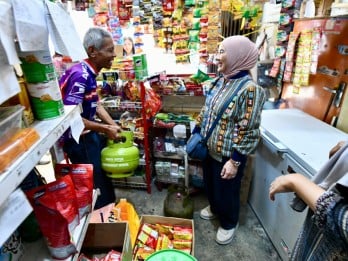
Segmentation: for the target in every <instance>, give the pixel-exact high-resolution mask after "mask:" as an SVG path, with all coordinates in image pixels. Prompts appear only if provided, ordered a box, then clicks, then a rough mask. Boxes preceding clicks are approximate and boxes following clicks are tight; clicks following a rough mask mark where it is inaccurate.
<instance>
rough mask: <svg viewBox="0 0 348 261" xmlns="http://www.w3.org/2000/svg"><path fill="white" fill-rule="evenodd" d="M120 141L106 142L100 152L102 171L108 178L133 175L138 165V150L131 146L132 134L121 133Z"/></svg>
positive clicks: (127, 132)
mask: <svg viewBox="0 0 348 261" xmlns="http://www.w3.org/2000/svg"><path fill="white" fill-rule="evenodd" d="M120 137H121V138H120V140H117V141H113V140H108V145H107V147H105V148H104V149H103V150H102V152H101V162H102V169H103V170H104V171H105V172H107V175H108V176H109V177H110V178H125V177H128V176H131V175H133V173H134V170H135V169H136V168H137V167H138V165H139V149H138V147H136V146H134V145H133V132H131V131H123V132H122V133H121V134H120Z"/></svg>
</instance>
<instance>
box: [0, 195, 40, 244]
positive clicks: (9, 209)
mask: <svg viewBox="0 0 348 261" xmlns="http://www.w3.org/2000/svg"><path fill="white" fill-rule="evenodd" d="M31 211H33V208H32V207H31V205H30V203H29V201H28V199H27V197H26V196H25V194H24V192H23V191H22V190H21V189H17V190H15V191H14V192H12V194H10V196H9V197H8V198H7V200H6V201H5V202H4V203H3V204H2V205H1V206H0V231H1V233H0V246H2V245H3V244H4V243H5V242H6V240H7V239H8V238H9V237H10V236H11V234H12V233H13V232H14V231H15V230H16V228H17V227H18V226H19V225H20V224H21V223H22V222H23V221H24V219H25V218H26V217H27V216H28V215H29V214H30V213H31Z"/></svg>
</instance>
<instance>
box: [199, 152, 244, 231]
mask: <svg viewBox="0 0 348 261" xmlns="http://www.w3.org/2000/svg"><path fill="white" fill-rule="evenodd" d="M246 159H247V157H246V156H245V157H243V159H242V160H241V164H240V166H239V167H238V172H237V175H236V177H235V178H233V179H222V178H221V175H220V174H221V170H222V168H223V166H224V164H225V163H226V161H228V160H229V158H223V160H222V162H219V161H216V160H215V159H213V158H212V157H210V156H208V158H207V159H206V160H204V161H203V162H202V164H203V180H204V188H205V192H206V194H207V197H208V201H209V204H210V209H211V211H212V212H213V213H214V214H216V215H217V216H218V218H219V221H220V226H221V227H222V228H224V229H232V228H234V227H235V226H236V225H237V223H238V220H239V208H240V195H239V194H240V186H241V180H242V177H243V173H244V168H245V164H246Z"/></svg>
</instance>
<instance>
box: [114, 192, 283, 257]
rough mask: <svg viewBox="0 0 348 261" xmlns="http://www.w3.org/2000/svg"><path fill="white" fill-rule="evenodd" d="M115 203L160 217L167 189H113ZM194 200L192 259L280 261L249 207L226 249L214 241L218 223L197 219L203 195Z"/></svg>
mask: <svg viewBox="0 0 348 261" xmlns="http://www.w3.org/2000/svg"><path fill="white" fill-rule="evenodd" d="M116 195H117V200H119V199H120V198H126V199H127V200H128V201H129V202H131V203H132V204H133V205H134V207H135V209H136V211H137V213H138V215H142V214H146V215H161V216H163V215H164V213H163V202H164V199H165V197H166V195H167V189H166V188H163V189H162V191H160V190H159V189H158V188H157V187H156V186H152V193H151V194H149V193H147V192H146V191H145V190H142V189H132V188H116ZM192 199H193V200H194V217H193V219H194V225H195V235H194V236H195V249H194V253H195V257H196V258H197V260H199V261H211V260H215V261H233V260H236V261H237V260H238V261H241V260H247V261H263V260H265V261H266V260H267V261H277V260H281V259H280V257H279V255H278V253H277V252H276V250H275V248H274V247H273V245H272V243H271V242H270V240H269V238H268V237H267V235H266V233H265V231H264V229H263V228H262V226H261V225H260V223H259V221H258V219H257V218H256V216H255V214H254V212H253V211H252V209H251V208H250V207H249V205H248V204H243V205H242V207H241V212H240V223H239V228H238V230H237V231H236V234H235V237H234V239H233V241H232V242H231V243H230V244H229V245H225V246H221V245H218V244H217V243H216V242H215V240H214V238H215V233H216V230H217V227H218V225H219V224H218V221H216V220H212V221H207V220H203V219H201V218H200V217H199V210H200V209H202V208H204V207H206V206H207V199H206V197H205V195H204V193H203V192H202V191H198V192H195V193H193V194H192Z"/></svg>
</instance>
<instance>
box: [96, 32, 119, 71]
mask: <svg viewBox="0 0 348 261" xmlns="http://www.w3.org/2000/svg"><path fill="white" fill-rule="evenodd" d="M115 57H116V54H115V49H114V42H113V41H112V39H111V38H109V37H107V38H105V39H104V43H103V45H102V47H101V48H100V50H97V53H96V56H95V60H94V62H95V64H96V66H97V67H98V69H99V70H101V69H102V68H106V69H110V68H111V65H112V61H113V60H114V58H115Z"/></svg>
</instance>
